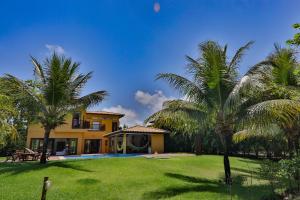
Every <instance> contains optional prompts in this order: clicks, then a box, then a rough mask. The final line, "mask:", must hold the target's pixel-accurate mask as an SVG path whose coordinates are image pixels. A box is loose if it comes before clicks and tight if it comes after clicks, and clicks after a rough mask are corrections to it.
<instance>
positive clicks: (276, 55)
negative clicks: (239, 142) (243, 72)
mask: <svg viewBox="0 0 300 200" xmlns="http://www.w3.org/2000/svg"><path fill="white" fill-rule="evenodd" d="M262 63H263V64H261V65H259V66H258V68H260V70H258V71H259V74H260V76H258V77H260V78H258V79H256V80H255V81H256V82H260V84H261V86H262V87H261V89H260V90H258V91H257V93H260V95H257V97H259V99H257V100H258V101H262V103H261V104H260V105H264V101H266V102H270V100H273V99H286V100H293V101H296V102H299V99H300V90H299V89H300V87H299V86H300V65H299V63H298V61H297V56H296V51H295V50H294V49H291V48H282V47H280V46H279V45H275V48H274V51H273V52H272V53H271V54H270V55H269V56H268V57H267V58H266V60H265V61H264V62H262ZM284 102H287V101H282V102H281V104H279V105H278V106H282V107H287V106H288V107H292V106H293V105H291V104H290V105H289V104H287V105H284ZM272 112H274V111H273V110H271V109H270V110H269V112H261V114H260V115H259V117H257V116H255V115H253V116H251V115H250V118H249V121H251V122H253V123H254V124H253V125H254V127H256V126H257V125H263V126H266V127H268V126H270V125H272V124H274V123H275V124H277V125H279V127H280V128H281V129H282V130H283V131H284V133H285V135H286V137H287V139H288V144H289V152H290V156H292V154H293V151H295V150H297V149H299V113H295V115H294V116H293V120H290V119H291V118H289V117H288V116H286V117H287V118H286V119H285V120H283V121H280V123H278V120H277V119H276V116H277V115H276V114H275V113H272Z"/></svg>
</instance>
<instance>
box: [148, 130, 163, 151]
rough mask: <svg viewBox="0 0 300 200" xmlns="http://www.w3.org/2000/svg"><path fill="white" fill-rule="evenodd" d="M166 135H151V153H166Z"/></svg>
mask: <svg viewBox="0 0 300 200" xmlns="http://www.w3.org/2000/svg"><path fill="white" fill-rule="evenodd" d="M164 146H165V145H164V135H163V134H152V135H151V151H152V153H164Z"/></svg>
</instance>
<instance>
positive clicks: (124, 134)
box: [123, 133, 127, 154]
mask: <svg viewBox="0 0 300 200" xmlns="http://www.w3.org/2000/svg"><path fill="white" fill-rule="evenodd" d="M126 146H127V143H126V133H123V154H126Z"/></svg>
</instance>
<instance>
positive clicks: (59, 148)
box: [56, 141, 66, 151]
mask: <svg viewBox="0 0 300 200" xmlns="http://www.w3.org/2000/svg"><path fill="white" fill-rule="evenodd" d="M65 147H66V142H65V141H57V142H56V151H63V150H64V149H65Z"/></svg>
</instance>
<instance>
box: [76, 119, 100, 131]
mask: <svg viewBox="0 0 300 200" xmlns="http://www.w3.org/2000/svg"><path fill="white" fill-rule="evenodd" d="M72 129H88V130H89V131H105V124H100V123H99V122H93V123H90V122H89V121H85V120H78V119H73V120H72Z"/></svg>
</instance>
